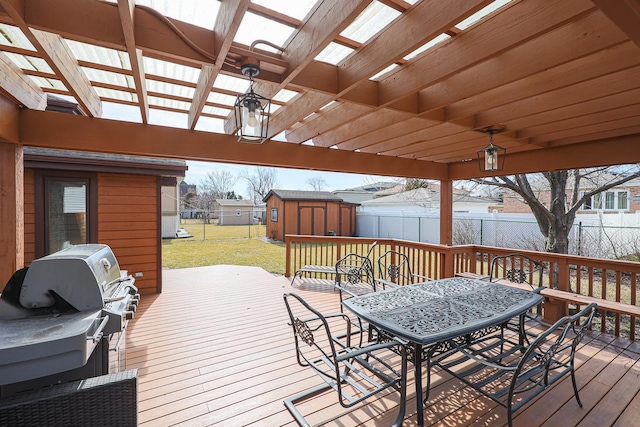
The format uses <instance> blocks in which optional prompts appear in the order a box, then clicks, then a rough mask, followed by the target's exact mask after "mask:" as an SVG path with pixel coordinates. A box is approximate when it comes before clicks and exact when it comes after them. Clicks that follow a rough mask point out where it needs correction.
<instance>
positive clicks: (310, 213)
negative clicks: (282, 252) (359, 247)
mask: <svg viewBox="0 0 640 427" xmlns="http://www.w3.org/2000/svg"><path fill="white" fill-rule="evenodd" d="M263 201H264V202H266V204H267V212H266V213H267V237H270V238H272V239H277V240H281V241H284V236H285V235H286V234H304V235H314V236H327V235H337V236H354V235H355V232H356V207H357V206H358V204H357V203H350V202H345V201H344V200H343V199H342V198H340V197H338V196H336V195H335V194H332V193H330V192H328V191H296V190H271V191H269V193H268V194H267V195H266V196H265V197H264V199H263Z"/></svg>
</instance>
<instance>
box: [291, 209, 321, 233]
mask: <svg viewBox="0 0 640 427" xmlns="http://www.w3.org/2000/svg"><path fill="white" fill-rule="evenodd" d="M298 218H299V219H298V233H299V234H309V235H312V236H324V235H325V234H326V225H325V209H324V207H320V206H300V208H299V209H298Z"/></svg>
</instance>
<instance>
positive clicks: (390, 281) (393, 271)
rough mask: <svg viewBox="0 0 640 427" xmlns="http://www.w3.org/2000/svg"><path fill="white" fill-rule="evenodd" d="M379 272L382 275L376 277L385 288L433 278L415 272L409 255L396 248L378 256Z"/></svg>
mask: <svg viewBox="0 0 640 427" xmlns="http://www.w3.org/2000/svg"><path fill="white" fill-rule="evenodd" d="M378 274H379V276H380V277H379V278H377V279H376V282H378V283H380V284H381V285H382V286H383V288H384V287H386V286H391V287H393V286H398V285H399V286H404V285H411V284H413V283H416V282H418V281H420V282H425V281H431V280H433V279H432V278H430V277H427V276H421V275H419V274H415V273H413V272H412V271H411V263H410V262H409V257H408V256H407V255H405V254H403V253H400V252H398V251H394V250H389V251H387V252H385V253H384V254H382V255H380V257H379V258H378Z"/></svg>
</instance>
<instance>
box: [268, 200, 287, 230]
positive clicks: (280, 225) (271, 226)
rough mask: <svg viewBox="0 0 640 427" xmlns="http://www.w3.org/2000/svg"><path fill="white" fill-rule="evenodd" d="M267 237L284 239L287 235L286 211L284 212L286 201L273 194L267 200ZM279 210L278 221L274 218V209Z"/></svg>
mask: <svg viewBox="0 0 640 427" xmlns="http://www.w3.org/2000/svg"><path fill="white" fill-rule="evenodd" d="M266 209H267V215H266V216H267V222H266V225H267V237H269V238H271V239H277V240H280V241H284V235H285V231H284V230H285V226H284V220H285V212H284V202H283V201H282V200H280V199H279V198H277V197H274V196H271V197H269V199H268V200H267V208H266ZM274 209H275V212H277V218H276V221H274V220H273V215H272V213H273V210H274Z"/></svg>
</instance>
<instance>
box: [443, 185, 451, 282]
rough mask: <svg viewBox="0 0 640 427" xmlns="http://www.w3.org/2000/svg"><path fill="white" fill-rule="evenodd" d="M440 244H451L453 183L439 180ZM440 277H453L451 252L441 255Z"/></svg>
mask: <svg viewBox="0 0 640 427" xmlns="http://www.w3.org/2000/svg"><path fill="white" fill-rule="evenodd" d="M440 244H441V245H447V246H451V245H452V244H453V181H452V180H450V179H442V180H440ZM440 265H441V269H442V271H441V277H453V271H454V268H453V256H452V254H451V252H448V251H447V252H446V253H443V254H442V258H441V264H440Z"/></svg>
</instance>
